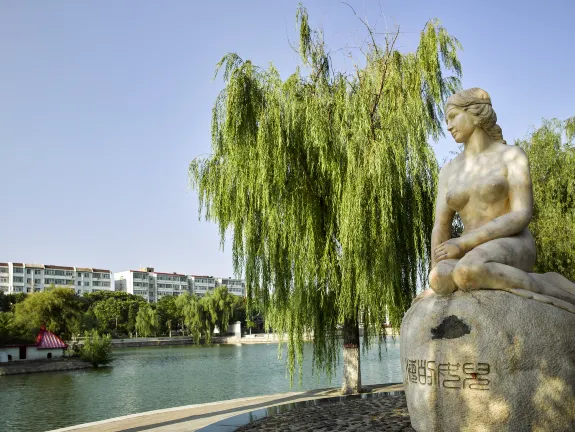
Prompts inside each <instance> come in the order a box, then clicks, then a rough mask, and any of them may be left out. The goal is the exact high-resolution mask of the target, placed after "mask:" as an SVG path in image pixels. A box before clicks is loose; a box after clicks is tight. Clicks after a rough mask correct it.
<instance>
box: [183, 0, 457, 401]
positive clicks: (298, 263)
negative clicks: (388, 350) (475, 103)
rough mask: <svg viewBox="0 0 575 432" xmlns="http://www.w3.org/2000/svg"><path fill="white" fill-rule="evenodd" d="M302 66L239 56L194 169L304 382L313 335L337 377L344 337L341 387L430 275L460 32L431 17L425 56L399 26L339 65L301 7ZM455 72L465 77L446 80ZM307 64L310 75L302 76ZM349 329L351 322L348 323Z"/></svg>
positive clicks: (352, 384)
mask: <svg viewBox="0 0 575 432" xmlns="http://www.w3.org/2000/svg"><path fill="white" fill-rule="evenodd" d="M296 20H297V23H298V26H299V33H300V41H299V53H300V56H301V60H302V65H301V66H300V67H298V68H297V69H296V70H295V72H294V73H293V74H292V75H291V76H289V77H288V78H287V79H285V80H283V79H282V78H281V77H280V73H279V72H278V71H277V70H276V69H275V68H274V67H273V66H270V67H269V68H268V69H262V68H259V67H257V66H255V65H254V64H252V62H250V61H244V60H242V59H241V58H240V57H239V56H238V55H236V54H227V55H226V56H224V57H223V58H222V60H221V61H220V63H219V64H218V66H217V69H216V75H218V73H219V72H223V79H224V82H225V88H224V89H223V90H222V91H221V93H220V94H219V96H218V97H217V99H216V101H215V105H214V108H213V117H212V152H213V153H212V154H211V155H210V156H209V157H207V158H197V159H195V160H194V161H192V162H191V164H190V167H189V178H190V184H191V187H192V188H194V189H196V190H197V191H198V196H199V202H200V217H201V215H202V214H204V215H205V218H206V219H207V220H210V221H215V222H216V223H217V224H218V226H219V231H220V235H221V241H222V247H223V242H224V237H225V234H226V232H227V231H228V230H230V232H231V235H232V239H233V240H232V249H233V265H234V269H235V271H236V272H237V273H238V274H241V273H244V274H245V279H246V287H247V298H248V308H250V307H251V306H252V305H254V304H256V303H257V305H258V307H260V308H262V309H263V311H264V314H265V317H266V323H267V324H268V325H269V326H270V327H271V328H273V329H274V331H276V332H279V333H280V334H282V333H285V334H287V340H286V342H287V364H288V369H289V372H290V379H291V380H293V376H294V371H295V369H296V365H297V364H298V363H299V364H300V368H299V373H300V380H301V362H302V359H303V344H304V343H303V342H304V335H305V334H313V341H314V342H313V366H314V370H316V371H317V370H323V371H324V372H326V373H327V375H328V376H330V377H331V376H333V374H334V368H335V367H336V365H337V364H338V361H339V359H340V353H341V343H342V337H343V345H344V350H343V354H344V361H343V363H344V383H343V388H342V391H344V392H346V393H347V392H351V391H360V389H361V376H360V364H359V361H360V357H359V356H360V350H359V345H360V340H359V325H360V324H361V325H362V326H363V329H364V333H363V342H364V344H363V345H364V347H368V346H369V344H370V343H371V342H372V341H374V340H376V339H377V340H378V341H379V343H381V341H382V339H381V337H378V336H381V335H382V334H384V333H383V332H384V323H385V322H386V318H387V319H389V321H390V322H391V324H392V325H393V326H394V327H396V328H397V327H399V325H400V322H401V318H402V316H403V313H404V312H405V311H406V309H407V308H408V307H409V305H410V302H411V299H412V298H413V296H414V295H415V292H416V288H417V285H418V280H419V283H425V279H426V274H427V271H428V265H429V264H428V262H429V253H430V233H431V229H432V225H433V203H434V199H435V198H434V197H435V189H436V181H437V180H436V179H437V162H436V159H435V156H434V153H433V151H432V149H431V147H430V145H429V144H428V141H429V139H430V138H433V139H437V138H438V137H439V136H440V135H441V133H442V130H441V121H442V118H443V112H442V106H443V103H444V101H445V99H446V98H447V97H448V96H449V95H450V94H452V93H453V92H454V91H455V90H457V89H458V88H459V77H460V75H461V67H460V63H459V61H458V59H457V50H458V49H459V48H460V46H459V43H458V42H457V40H456V39H455V38H453V37H452V36H450V35H449V34H448V33H447V31H446V30H445V29H444V28H442V27H441V26H440V24H439V23H438V22H437V21H430V22H429V23H427V25H426V26H425V28H424V30H423V31H422V32H421V35H420V40H419V46H418V47H417V49H416V50H415V52H409V53H401V52H400V51H398V50H397V49H396V48H395V42H396V40H397V37H398V35H399V32H398V33H396V34H394V35H392V36H389V37H387V38H386V40H385V42H384V43H382V44H378V43H376V41H375V38H374V36H375V34H374V32H372V31H371V29H369V28H367V31H368V36H369V37H370V41H371V42H370V43H369V44H368V49H367V51H366V50H364V55H365V58H362V60H361V63H362V64H363V66H356V67H355V69H354V70H353V71H351V72H349V73H347V72H340V71H336V70H335V69H334V68H333V67H332V59H331V56H330V54H329V52H328V51H327V49H326V45H325V44H324V41H323V36H322V34H321V32H319V31H315V30H312V29H311V28H310V26H309V23H308V15H307V12H306V10H305V9H304V8H303V7H301V6H300V7H299V8H298V11H297V14H296ZM445 71H448V73H453V76H449V77H447V76H444V73H445ZM304 72H305V73H304ZM339 330H341V331H339Z"/></svg>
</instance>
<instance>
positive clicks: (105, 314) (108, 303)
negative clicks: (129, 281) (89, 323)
mask: <svg viewBox="0 0 575 432" xmlns="http://www.w3.org/2000/svg"><path fill="white" fill-rule="evenodd" d="M122 309H124V308H123V307H122V302H121V301H120V300H118V299H116V298H107V299H105V300H100V301H97V302H96V303H94V305H93V311H94V315H95V316H96V318H97V319H98V321H99V323H100V328H101V330H102V331H108V330H109V327H110V324H112V325H113V326H114V327H113V328H114V330H116V332H117V330H118V320H119V319H122V312H123V310H122Z"/></svg>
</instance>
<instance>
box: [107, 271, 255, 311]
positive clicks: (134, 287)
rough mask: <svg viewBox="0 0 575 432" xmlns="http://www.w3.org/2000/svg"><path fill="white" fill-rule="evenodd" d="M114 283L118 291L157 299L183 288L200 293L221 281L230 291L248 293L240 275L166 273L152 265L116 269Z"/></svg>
mask: <svg viewBox="0 0 575 432" xmlns="http://www.w3.org/2000/svg"><path fill="white" fill-rule="evenodd" d="M114 284H115V290H116V291H122V292H126V293H129V294H135V295H140V296H142V297H144V298H145V299H146V300H147V301H149V302H156V301H158V300H160V299H161V298H162V297H164V296H178V295H180V294H182V293H184V292H188V293H190V294H195V295H197V296H200V297H201V296H203V295H205V294H206V293H207V292H209V291H213V290H214V289H215V288H216V287H217V286H219V285H226V287H227V288H228V291H229V292H230V293H231V294H234V295H237V296H240V297H243V296H244V295H245V283H244V281H243V280H241V279H233V278H215V277H213V276H199V275H185V274H183V273H176V272H173V273H164V272H157V271H155V270H154V268H153V267H145V268H141V269H139V270H126V271H122V272H116V273H114Z"/></svg>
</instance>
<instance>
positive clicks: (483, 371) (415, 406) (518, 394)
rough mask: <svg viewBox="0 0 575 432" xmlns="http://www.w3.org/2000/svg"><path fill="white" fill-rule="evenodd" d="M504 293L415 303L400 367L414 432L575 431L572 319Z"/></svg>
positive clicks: (541, 300)
mask: <svg viewBox="0 0 575 432" xmlns="http://www.w3.org/2000/svg"><path fill="white" fill-rule="evenodd" d="M545 300H546V298H544V297H543V296H539V297H538V299H537V300H536V299H526V298H522V297H520V296H518V295H516V294H511V293H507V292H504V291H493V290H478V291H473V292H470V293H465V292H462V291H457V292H456V293H455V294H453V295H451V296H439V295H435V294H433V295H430V296H427V297H425V298H423V299H422V300H419V301H417V302H415V304H414V305H413V306H412V307H411V309H409V311H408V312H407V314H406V315H405V318H404V320H403V323H402V327H401V360H402V363H403V364H402V368H403V373H404V384H405V394H406V399H407V406H408V409H409V414H410V416H411V422H412V426H413V427H414V429H415V430H417V431H418V432H430V431H432V432H435V431H438V432H439V431H441V432H449V431H574V430H575V339H574V334H575V314H574V313H571V312H569V311H567V310H565V309H561V308H558V307H556V306H553V305H552V304H547V303H545V302H544V301H545Z"/></svg>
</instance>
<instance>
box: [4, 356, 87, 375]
mask: <svg viewBox="0 0 575 432" xmlns="http://www.w3.org/2000/svg"><path fill="white" fill-rule="evenodd" d="M91 367H92V365H91V364H90V363H88V362H85V361H82V360H80V359H78V358H60V359H53V360H27V361H15V362H10V363H2V364H1V366H0V375H17V374H27V373H34V372H55V371H69V370H77V369H87V368H91Z"/></svg>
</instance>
